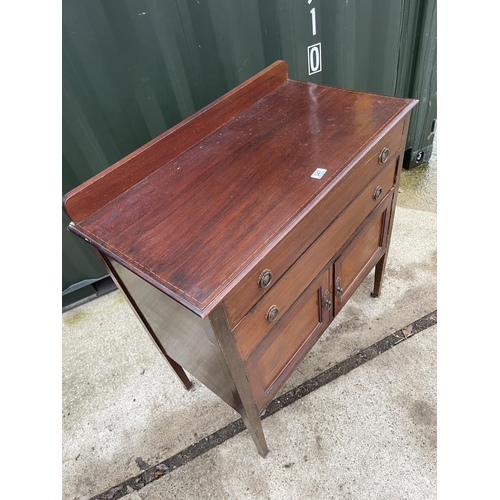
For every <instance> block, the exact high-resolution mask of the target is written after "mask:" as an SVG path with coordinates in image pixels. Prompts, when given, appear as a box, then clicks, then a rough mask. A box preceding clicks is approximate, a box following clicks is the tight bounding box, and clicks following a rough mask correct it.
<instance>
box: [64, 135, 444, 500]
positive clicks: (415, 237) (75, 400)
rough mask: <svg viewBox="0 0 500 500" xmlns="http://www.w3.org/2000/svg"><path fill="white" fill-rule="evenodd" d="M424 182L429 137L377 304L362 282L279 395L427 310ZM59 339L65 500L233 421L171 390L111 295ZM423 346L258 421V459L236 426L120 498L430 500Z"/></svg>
mask: <svg viewBox="0 0 500 500" xmlns="http://www.w3.org/2000/svg"><path fill="white" fill-rule="evenodd" d="M436 172H437V143H436V141H435V146H434V153H433V156H432V158H431V160H430V162H429V164H428V165H424V166H421V167H418V168H417V169H415V170H412V171H403V173H402V180H401V189H400V194H399V198H398V208H397V211H396V219H395V227H394V232H393V238H392V243H391V250H390V253H389V258H388V263H387V271H386V280H385V283H384V289H383V294H382V297H380V298H379V299H373V298H371V297H370V291H371V287H372V282H373V276H372V275H370V276H369V277H368V278H367V279H366V280H365V282H364V283H363V284H362V285H361V286H360V288H359V289H358V290H357V292H356V293H355V294H354V296H353V297H352V298H351V300H350V302H349V303H348V304H347V305H346V307H345V308H344V309H343V310H342V312H341V313H340V314H339V316H338V317H337V318H336V320H335V321H334V323H333V324H332V325H331V326H330V327H329V329H328V330H327V331H326V332H325V333H324V334H323V336H322V337H321V339H320V340H319V341H318V342H317V344H316V345H315V346H314V348H313V349H312V351H311V352H310V353H309V355H308V356H307V357H306V359H304V361H303V362H302V363H301V364H300V365H299V367H298V369H297V370H296V371H295V372H294V374H293V375H292V377H291V378H290V379H289V380H288V381H287V383H286V385H285V386H284V387H283V388H282V390H281V393H284V392H286V391H288V390H289V389H292V388H293V387H296V386H298V385H300V384H302V383H304V382H307V381H308V380H310V379H311V378H312V377H314V376H316V375H318V374H319V373H322V372H323V371H325V370H326V369H328V368H330V367H332V366H334V365H336V364H337V363H340V362H342V361H343V360H346V359H348V358H349V357H351V356H354V355H356V353H358V352H359V351H360V350H362V349H364V348H366V347H367V346H370V345H371V344H373V343H375V342H377V341H379V340H381V339H383V338H384V337H387V336H388V335H390V334H392V333H394V332H396V331H397V330H399V329H401V328H403V327H405V326H406V325H409V324H410V323H412V322H414V321H416V320H418V319H419V318H422V317H423V316H425V315H426V314H428V313H430V312H432V311H434V310H436V308H437V305H436V300H437V299H436V281H437V280H436V260H437V251H436ZM62 333H63V351H62V352H63V360H62V361H63V365H62V372H63V402H62V406H63V420H62V421H63V429H62V430H63V449H62V457H63V465H62V476H63V485H62V488H63V498H64V499H65V500H66V499H67V500H73V499H75V500H76V499H78V500H86V499H90V498H92V497H94V496H97V495H99V494H101V493H104V492H106V494H107V497H108V498H113V493H114V490H113V488H114V487H116V486H118V485H120V483H122V482H124V481H126V480H127V479H129V478H132V477H134V476H137V475H139V474H140V473H141V472H142V471H143V470H145V469H147V468H148V467H150V466H154V465H156V464H159V463H160V462H162V461H164V460H165V459H167V458H169V457H171V456H172V455H175V454H176V453H178V452H180V451H181V450H183V449H185V448H186V447H188V446H190V445H191V444H193V443H196V442H198V441H199V440H201V439H203V438H204V437H206V436H208V435H209V434H211V433H214V432H216V431H217V430H218V429H221V428H222V427H224V426H225V425H227V424H229V423H230V422H233V421H235V420H237V419H238V417H239V415H238V414H237V413H236V412H234V410H232V409H231V408H230V407H228V406H227V405H226V404H225V403H223V402H222V401H221V400H219V399H218V398H217V397H216V396H215V395H214V394H212V393H211V392H210V391H209V390H208V389H206V388H205V387H203V386H202V385H201V384H200V383H199V382H197V381H196V380H194V388H193V389H192V390H191V391H186V390H185V389H184V388H183V387H182V385H181V383H180V382H179V381H178V379H177V378H176V376H175V375H174V374H173V372H172V371H171V369H170V368H169V366H167V364H166V363H165V362H164V360H163V359H162V357H161V355H160V354H159V352H158V351H157V349H156V347H155V346H154V345H153V344H152V343H151V341H150V340H149V337H148V336H147V335H146V334H145V332H144V331H143V329H142V327H141V325H140V324H139V322H138V321H137V319H136V317H135V315H134V314H133V312H132V311H131V310H130V308H129V307H128V305H127V304H126V302H125V300H124V298H123V296H122V295H121V293H120V292H118V291H115V292H112V293H110V294H108V295H106V296H104V297H101V298H99V299H96V300H94V301H92V302H89V303H87V304H83V305H81V306H79V307H77V308H74V309H72V310H70V311H68V312H66V313H64V314H63V327H62ZM436 344H437V342H436V327H435V326H432V327H430V328H427V329H426V330H424V331H422V332H419V333H417V334H415V335H414V336H412V337H410V338H408V339H407V340H405V341H403V342H401V343H400V344H398V345H396V346H395V347H393V348H392V349H389V350H388V351H386V352H384V353H382V354H380V355H378V356H376V357H375V358H374V359H371V360H370V361H368V362H366V363H364V364H363V365H362V366H360V367H358V368H356V369H354V370H352V371H350V372H349V373H347V374H346V375H344V376H341V377H340V378H338V379H336V380H334V381H332V382H330V383H328V384H326V385H324V386H322V387H321V388H319V389H317V390H315V391H314V392H312V393H310V394H309V395H307V396H306V397H304V398H302V399H300V400H298V401H296V402H294V403H292V404H291V405H290V406H287V407H285V408H283V409H281V410H280V411H278V412H277V413H275V414H273V415H271V416H270V417H268V418H266V419H265V420H264V421H263V427H264V433H265V435H266V439H267V442H268V445H269V448H270V453H269V455H268V457H267V458H266V459H262V458H261V457H260V456H259V455H258V454H257V452H256V449H255V447H254V445H253V442H252V441H251V439H250V437H249V435H248V433H247V431H246V430H245V431H243V432H241V433H239V434H237V435H236V436H234V437H233V438H230V439H228V440H227V441H225V442H223V443H222V444H220V445H218V446H216V447H215V448H213V449H211V450H210V451H208V452H207V453H205V454H203V455H201V456H199V457H198V458H196V459H194V460H192V461H189V462H187V463H186V464H185V465H183V466H182V467H180V468H178V469H176V470H172V471H171V472H169V473H167V474H165V475H163V476H162V477H160V478H159V479H157V480H155V481H154V482H152V483H150V484H148V485H146V486H144V487H143V488H141V489H139V490H137V491H133V490H132V489H130V487H129V490H128V491H129V494H128V495H126V497H125V498H127V499H130V500H152V499H170V498H179V499H205V498H231V499H232V498H235V499H246V498H248V499H280V498H287V499H302V498H315V499H316V498H318V499H359V500H367V499H381V498H383V499H384V500H388V499H398V500H399V499H402V498H404V499H415V500H417V499H419V500H420V499H422V500H424V499H425V500H430V499H433V498H436V468H437V467H436ZM191 378H192V377H191ZM116 491H117V490H116ZM103 498H104V496H103Z"/></svg>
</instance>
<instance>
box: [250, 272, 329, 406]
mask: <svg viewBox="0 0 500 500" xmlns="http://www.w3.org/2000/svg"><path fill="white" fill-rule="evenodd" d="M330 269H331V266H330V267H329V268H327V269H326V270H325V271H323V272H322V273H321V274H320V275H319V276H318V277H317V278H316V279H315V280H314V282H313V283H312V284H311V285H310V286H309V287H308V288H307V290H306V291H305V292H304V293H303V294H302V295H301V297H300V298H299V299H298V300H297V302H296V303H295V304H294V305H293V307H292V308H291V309H290V310H289V311H288V312H287V313H286V314H285V315H284V316H283V318H282V319H281V320H279V321H278V323H277V324H276V326H275V328H273V329H272V330H271V331H270V332H269V334H268V335H267V336H266V338H265V339H264V340H263V341H262V342H261V343H260V344H259V346H258V347H257V349H256V350H255V351H254V352H253V354H252V355H251V356H250V358H249V360H248V362H247V363H246V365H245V372H246V374H247V377H248V380H249V382H250V387H251V389H252V393H253V394H254V397H255V401H256V402H257V406H258V408H259V411H260V410H262V409H263V408H264V407H265V405H266V404H267V403H268V402H269V401H271V399H272V397H273V396H274V395H275V394H276V392H277V391H278V389H279V387H280V386H281V385H282V384H283V382H285V380H286V378H287V377H288V375H289V374H290V373H291V372H292V370H293V369H294V368H295V367H296V366H297V365H298V364H299V362H300V361H301V360H302V359H303V358H304V356H305V355H306V354H307V353H308V352H309V350H310V349H311V347H312V346H313V345H314V343H315V342H316V340H317V339H318V338H319V336H320V335H321V333H322V332H323V331H324V330H325V328H326V327H327V326H328V325H329V323H330V321H331V319H332V317H333V316H332V309H333V306H332V300H331V297H332V295H331V294H332V290H331V286H330V285H331V270H330Z"/></svg>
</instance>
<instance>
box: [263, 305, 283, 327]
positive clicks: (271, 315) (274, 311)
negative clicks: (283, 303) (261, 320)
mask: <svg viewBox="0 0 500 500" xmlns="http://www.w3.org/2000/svg"><path fill="white" fill-rule="evenodd" d="M279 313H280V310H279V309H278V306H271V307H270V308H269V311H267V314H266V319H267V321H269V323H274V322H275V321H276V320H277V319H278V315H279Z"/></svg>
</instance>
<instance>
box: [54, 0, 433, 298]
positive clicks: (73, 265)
mask: <svg viewBox="0 0 500 500" xmlns="http://www.w3.org/2000/svg"><path fill="white" fill-rule="evenodd" d="M433 13H434V14H433ZM433 16H434V17H433ZM318 44H320V46H318ZM314 46H316V48H314ZM319 50H321V59H319V58H318V57H317V56H318V54H319ZM433 50H434V55H433V54H432V51H433ZM311 51H312V53H313V59H312V67H311V63H310V59H309V57H308V55H309V54H310V53H311ZM277 59H284V60H286V61H287V63H288V66H289V74H290V77H291V78H297V79H300V80H307V81H313V82H316V83H324V84H327V85H335V86H339V87H345V88H351V89H356V90H362V91H370V92H377V93H382V94H387V95H399V96H407V97H416V98H418V99H421V100H422V97H424V100H426V101H425V102H426V104H425V106H427V107H429V106H428V104H427V103H434V104H435V90H434V87H433V85H432V83H429V82H430V81H431V80H432V77H433V75H432V71H435V1H424V0H421V1H412V2H409V1H402V0H378V1H375V0H365V1H363V2H355V1H353V0H351V1H349V0H342V1H337V0H328V1H326V0H254V1H250V0H246V1H244V0H210V1H208V0H165V1H163V2H157V1H155V0H139V1H133V0H119V1H118V0H106V1H97V0H89V1H88V2H81V1H76V0H65V2H64V3H63V193H65V192H67V191H68V190H70V189H72V188H73V187H75V186H77V185H78V184H80V183H81V182H83V181H85V180H87V179H88V178H90V177H91V176H93V175H94V174H96V173H98V172H100V171H102V170H103V169H104V168H106V167H108V166H109V165H111V164H113V163H114V162H116V161H118V160H119V159H121V158H122V157H123V156H125V155H127V154H128V153H130V152H131V151H133V150H135V149H136V148H138V147H140V146H141V145H143V144H144V143H146V142H147V141H149V140H150V139H152V138H153V137H155V136H157V135H158V134H160V133H162V132H163V131H164V130H166V129H168V128H170V127H171V126H173V125H175V124H176V123H178V122H179V121H180V120H182V119H183V118H185V117H187V116H189V115H191V114H192V113H193V112H194V111H196V110H198V109H200V108H201V107H203V106H205V105H206V104H208V103H210V102H211V101H213V100H214V99H216V98H217V97H219V96H221V95H222V94H224V93H225V92H227V91H228V90H230V89H232V88H233V87H235V86H236V85H238V84H239V83H241V82H242V81H244V80H246V79H247V78H249V77H251V76H253V75H254V74H255V73H257V72H258V71H260V70H261V69H263V68H264V67H265V66H267V65H269V64H271V63H272V62H274V61H275V60H277ZM320 63H321V64H320ZM318 68H319V69H320V71H316V72H314V70H318ZM310 73H313V74H310ZM420 94H422V96H421V95H420ZM420 108H422V104H421V105H420V106H419V108H417V109H416V110H415V112H414V113H413V115H417V117H416V118H414V119H413V121H412V128H411V130H410V140H411V141H413V142H412V143H411V144H410V147H411V148H413V151H414V152H415V151H417V149H418V148H419V147H420V142H422V141H424V142H425V140H426V139H425V138H426V137H427V136H428V134H429V131H428V130H426V128H429V127H428V126H429V118H430V117H431V118H432V116H431V115H432V112H431V113H429V110H428V109H426V110H425V113H423V115H422V116H424V115H425V117H424V118H421V117H420V111H419V109H420ZM431 111H432V110H431ZM434 112H435V108H434ZM424 129H425V130H424ZM419 141H420V142H419ZM427 143H428V141H427V142H426V143H425V144H426V145H427ZM431 144H432V141H431ZM431 148H432V145H431ZM67 223H68V221H67V218H63V233H64V235H63V290H65V291H66V292H70V291H73V290H75V289H76V288H78V287H79V286H84V285H85V284H88V283H89V282H92V281H93V280H97V279H99V278H101V277H102V276H104V275H106V272H105V270H104V268H103V267H102V266H101V264H100V262H99V260H98V259H97V258H96V257H95V256H94V255H93V253H92V251H91V250H90V249H88V248H86V246H85V245H84V244H83V242H81V241H80V240H79V239H77V238H76V237H74V236H73V235H70V234H69V233H68V232H67V231H66V226H67Z"/></svg>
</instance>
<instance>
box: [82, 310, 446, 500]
mask: <svg viewBox="0 0 500 500" xmlns="http://www.w3.org/2000/svg"><path fill="white" fill-rule="evenodd" d="M436 324H437V310H435V311H433V312H431V313H429V314H427V315H425V316H423V317H421V318H419V319H417V320H416V321H414V322H413V323H411V324H409V325H406V326H405V327H403V328H401V329H400V330H397V331H396V332H394V333H391V334H390V335H388V336H387V337H385V338H383V339H382V340H379V341H378V342H375V343H374V344H372V345H370V346H368V347H366V348H364V349H362V350H361V351H359V352H358V353H357V354H354V355H353V356H350V357H349V358H347V359H345V360H344V361H341V362H340V363H338V364H336V365H335V366H332V367H331V368H328V369H327V370H325V371H323V372H321V373H320V374H318V375H317V376H316V377H313V378H311V379H309V380H306V381H305V382H304V383H302V384H300V385H299V386H297V387H294V388H293V389H291V390H289V391H288V392H286V393H284V394H281V395H279V396H277V397H276V398H275V399H273V400H272V401H271V403H270V404H269V405H268V406H267V408H266V409H265V413H264V414H263V416H262V417H261V418H262V420H264V419H266V418H268V417H270V416H271V415H274V414H275V413H277V412H278V411H280V410H281V409H283V408H285V407H287V406H289V405H291V404H292V403H294V402H296V401H298V400H299V399H301V398H303V397H304V396H306V395H307V394H310V393H311V392H314V391H315V390H317V389H319V388H320V387H323V386H324V385H326V384H328V383H329V382H332V381H333V380H335V379H337V378H338V377H340V376H342V375H346V374H347V373H349V372H350V371H351V370H353V369H354V368H357V367H359V366H361V365H362V364H364V363H366V362H367V361H370V360H371V359H373V358H375V357H376V356H379V355H380V354H382V353H384V352H385V351H387V350H389V349H391V348H392V347H394V346H396V345H398V344H399V343H401V342H403V341H405V340H408V339H409V338H411V337H413V336H414V335H416V334H417V333H420V332H423V331H424V330H426V329H427V328H429V327H431V326H434V325H436ZM245 429H246V427H245V424H244V423H243V421H242V420H241V418H240V419H238V420H236V421H234V422H231V423H230V424H228V425H226V426H225V427H223V428H221V429H219V430H218V431H216V432H214V433H213V434H210V435H209V436H207V437H205V438H203V439H201V440H200V441H198V442H196V443H194V444H192V445H190V446H188V447H187V448H185V449H184V450H182V451H180V452H179V453H176V454H175V455H173V456H171V457H169V458H167V459H166V460H163V461H162V462H160V463H158V464H156V465H153V466H151V467H148V468H147V469H146V470H144V471H143V472H142V473H140V474H138V475H137V476H134V477H132V478H129V479H127V480H126V481H124V482H122V483H121V484H118V485H116V486H113V487H111V488H109V489H108V490H107V491H105V492H103V493H100V494H99V495H97V496H94V497H92V498H91V499H90V500H117V499H119V498H122V497H124V496H125V495H128V494H129V493H132V492H133V491H138V490H140V489H142V488H143V487H144V486H146V485H147V484H150V483H151V482H153V481H155V480H156V479H159V478H160V477H162V476H164V475H165V474H168V473H170V472H172V471H173V470H175V469H178V468H179V467H182V466H183V465H186V464H187V463H189V462H191V461H192V460H194V459H195V458H197V457H199V456H201V455H203V454H205V453H206V452H208V451H210V450H211V449H213V448H215V447H216V446H219V445H220V444H222V443H224V442H225V441H227V440H228V439H230V438H232V437H234V436H236V435H237V434H239V433H240V432H243V431H244V430H245ZM138 460H141V462H142V459H140V458H138ZM142 463H143V464H144V465H147V464H146V463H145V462H142Z"/></svg>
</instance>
